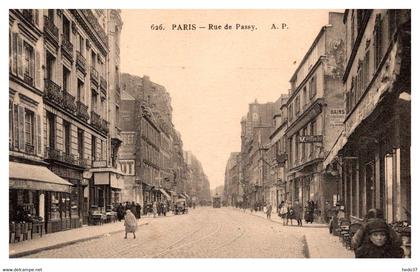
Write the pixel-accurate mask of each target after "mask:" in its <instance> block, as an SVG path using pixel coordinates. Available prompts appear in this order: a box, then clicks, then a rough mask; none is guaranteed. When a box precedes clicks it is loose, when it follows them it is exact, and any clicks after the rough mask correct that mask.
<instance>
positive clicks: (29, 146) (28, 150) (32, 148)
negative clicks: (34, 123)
mask: <svg viewBox="0 0 420 272" xmlns="http://www.w3.org/2000/svg"><path fill="white" fill-rule="evenodd" d="M25 152H26V153H27V154H35V146H34V145H32V144H29V143H26V144H25Z"/></svg>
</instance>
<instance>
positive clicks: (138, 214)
mask: <svg viewBox="0 0 420 272" xmlns="http://www.w3.org/2000/svg"><path fill="white" fill-rule="evenodd" d="M136 212H137V215H136V216H137V218H141V205H140V204H139V203H136Z"/></svg>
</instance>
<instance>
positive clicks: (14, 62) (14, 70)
mask: <svg viewBox="0 0 420 272" xmlns="http://www.w3.org/2000/svg"><path fill="white" fill-rule="evenodd" d="M17 37H18V34H17V33H12V73H13V74H15V75H17V58H18V56H17Z"/></svg>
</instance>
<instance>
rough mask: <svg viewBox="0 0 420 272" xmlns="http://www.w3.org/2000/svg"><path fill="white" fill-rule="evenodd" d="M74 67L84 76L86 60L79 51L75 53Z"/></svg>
mask: <svg viewBox="0 0 420 272" xmlns="http://www.w3.org/2000/svg"><path fill="white" fill-rule="evenodd" d="M76 67H77V68H78V69H79V70H80V72H82V73H83V74H84V75H86V58H85V57H83V55H82V53H80V51H76Z"/></svg>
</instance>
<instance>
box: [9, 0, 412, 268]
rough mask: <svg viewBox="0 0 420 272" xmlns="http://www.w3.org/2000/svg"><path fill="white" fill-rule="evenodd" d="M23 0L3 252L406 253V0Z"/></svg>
mask: <svg viewBox="0 0 420 272" xmlns="http://www.w3.org/2000/svg"><path fill="white" fill-rule="evenodd" d="M29 7H31V6H30V5H28V6H27V7H26V8H24V9H13V8H10V9H8V20H7V21H8V53H9V62H8V68H9V77H8V78H9V81H8V82H9V84H8V86H9V87H8V89H9V93H8V98H9V100H8V101H9V105H8V106H9V112H8V120H9V129H8V135H9V150H8V159H9V161H8V165H9V167H8V170H7V169H6V168H5V173H8V179H9V184H8V204H6V203H4V204H3V206H4V208H3V212H4V213H3V215H4V218H8V220H7V222H6V220H4V222H3V225H6V224H7V227H5V228H3V229H2V233H3V236H4V237H5V235H6V229H7V232H8V256H5V258H6V260H8V261H7V265H4V266H3V265H1V268H2V269H3V271H11V272H12V271H13V272H16V271H28V272H30V271H37V272H41V271H58V270H54V269H43V267H44V266H43V262H39V261H38V260H45V259H48V260H49V261H51V259H56V260H61V259H67V260H65V261H66V263H67V262H68V259H95V260H92V262H98V261H99V262H100V261H101V260H103V259H123V260H120V262H121V261H123V262H127V263H126V265H128V263H129V262H131V260H133V262H135V261H136V260H138V259H144V260H151V259H152V260H153V259H173V260H174V262H175V261H176V260H175V259H183V260H185V261H188V259H191V261H193V260H194V259H210V260H211V259H218V260H217V261H216V262H218V261H222V260H223V259H225V260H229V259H233V260H236V261H237V262H238V263H239V262H242V261H246V259H248V260H252V259H258V260H261V259H263V260H264V259H270V260H273V259H274V261H276V263H275V264H276V266H277V267H278V268H280V266H281V263H282V261H283V260H284V261H285V262H288V264H289V266H291V267H293V266H292V265H291V264H293V262H296V259H318V260H328V259H336V261H337V260H338V263H339V261H340V260H342V261H346V264H350V262H349V260H350V259H360V258H368V259H374V258H381V259H394V260H395V259H408V260H407V261H410V260H411V258H412V252H411V241H412V239H411V233H412V232H411V220H412V215H411V213H412V208H411V199H412V187H411V172H412V169H414V168H415V166H414V167H412V166H411V164H412V162H411V157H412V154H411V153H412V152H411V9H395V8H394V9H361V8H359V9H358V8H355V9H344V8H343V9H205V8H204V9H180V8H175V9H128V8H120V9H118V8H115V9H111V8H105V9H86V8H82V9H74V8H70V9H68V8H67V9H65V8H64V9H58V8H55V9H52V8H50V9H48V8H44V9H42V8H38V9H28V8H29ZM3 34H4V35H3V37H5V33H3ZM3 43H4V44H5V43H6V41H5V40H4V42H3ZM5 50H6V48H5V47H4V50H3V51H4V52H3V53H5ZM3 100H5V98H4V99H3ZM5 116H6V114H4V118H5ZM4 121H5V120H4ZM4 131H6V130H5V129H4ZM4 140H5V139H4ZM4 153H6V152H4ZM5 179H6V176H5ZM4 185H5V184H4ZM4 187H5V188H4V191H7V189H6V185H5V186H4ZM4 196H5V197H6V194H5V195H4ZM3 201H4V202H5V201H6V200H5V199H3ZM6 207H7V209H8V212H9V213H8V217H6V214H5V213H6ZM413 240H414V239H413ZM2 241H3V242H2V244H4V246H6V243H5V239H2ZM413 256H414V255H413ZM220 259H222V260H220ZM290 259H292V260H290ZM293 260H295V261H293ZM15 261H18V262H17V263H15V265H14V264H13V262H15ZM156 261H158V260H156ZM162 261H163V260H162ZM290 261H292V262H290ZM302 261H303V260H302ZM372 261H373V260H372ZM213 262H214V261H213ZM397 262H398V261H397V260H395V263H393V265H394V268H395V269H394V270H393V271H410V272H411V271H413V272H414V271H416V270H417V267H416V266H415V265H414V266H413V264H414V263H412V262H410V263H409V265H408V266H402V264H403V263H402V262H401V261H399V262H398V263H397ZM211 263H212V262H208V263H207V264H211ZM354 263H357V260H354ZM376 263H377V264H378V261H376ZM16 264H19V265H16ZM23 264H28V265H26V266H25V265H23ZM133 264H134V263H133ZM335 264H336V265H337V262H335ZM391 264H392V263H391ZM56 265H57V264H56ZM381 265H384V264H381ZM102 266H104V267H105V266H106V264H105V263H104V264H103V265H102ZM241 266H243V264H241ZM241 266H238V267H237V268H238V269H239V267H241ZM324 266H326V264H324ZM23 267H26V268H23ZM169 267H170V266H169ZM97 268H99V267H97ZM25 269H26V270H25ZM63 269H64V268H63ZM291 269H292V268H289V269H288V270H291ZM92 270H93V268H92ZM60 271H63V270H62V269H60ZM65 271H67V270H65ZM103 271H108V270H103ZM109 271H111V270H109ZM341 271H345V270H341ZM372 271H376V270H372ZM382 271H385V270H382ZM387 271H388V270H387Z"/></svg>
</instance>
